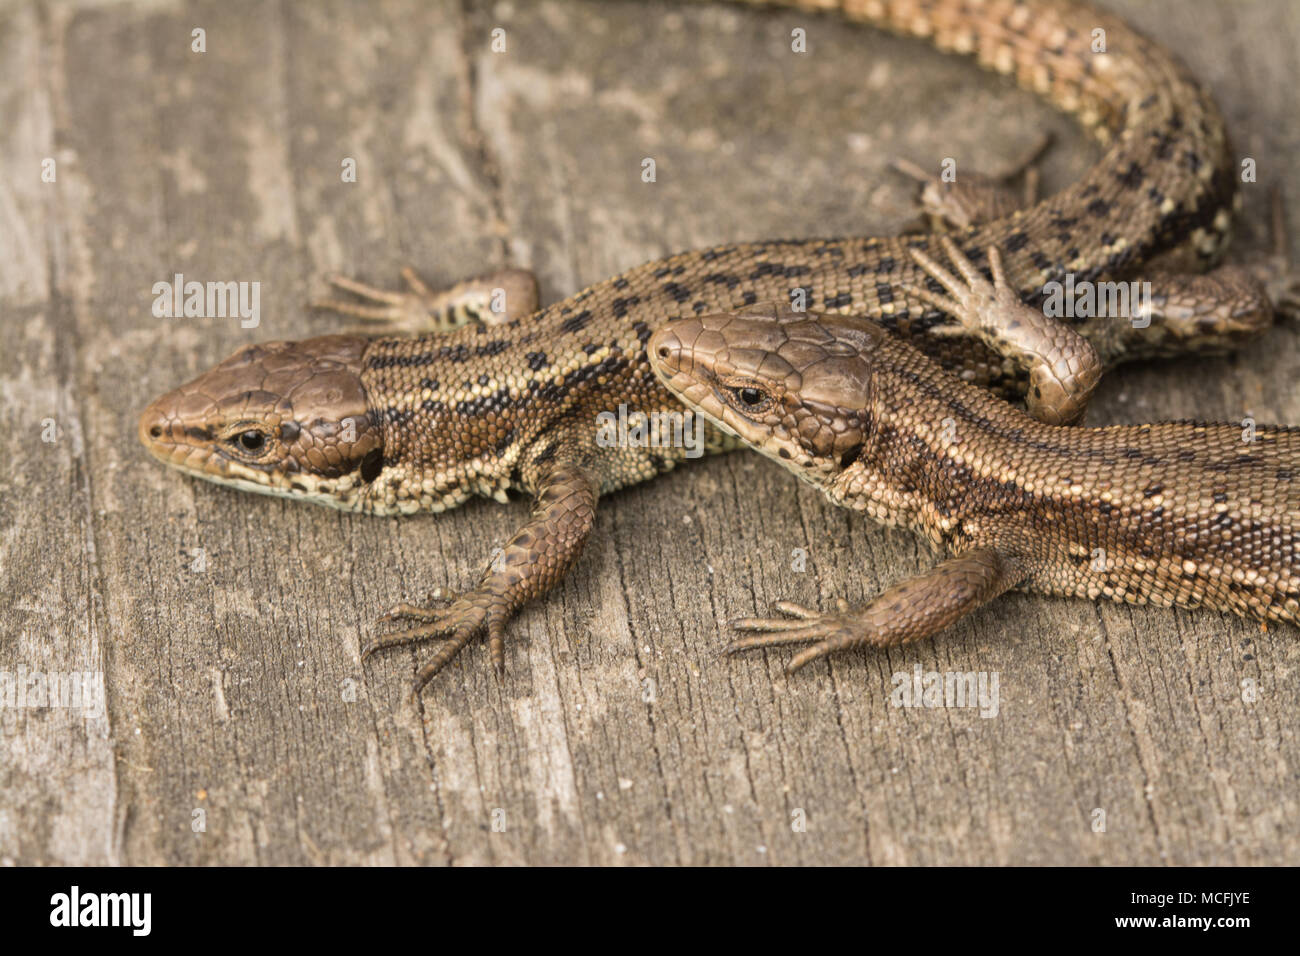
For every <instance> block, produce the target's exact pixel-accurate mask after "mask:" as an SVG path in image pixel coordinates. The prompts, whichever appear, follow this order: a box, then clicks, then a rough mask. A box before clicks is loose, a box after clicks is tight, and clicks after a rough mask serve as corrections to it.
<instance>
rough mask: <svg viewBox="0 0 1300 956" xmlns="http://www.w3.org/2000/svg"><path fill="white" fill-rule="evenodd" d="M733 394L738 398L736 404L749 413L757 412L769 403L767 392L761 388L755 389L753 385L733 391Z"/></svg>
mask: <svg viewBox="0 0 1300 956" xmlns="http://www.w3.org/2000/svg"><path fill="white" fill-rule="evenodd" d="M731 394H732V395H734V396H735V397H736V402H737V403H738V404H739V406H740V407H741V408H744V409H747V410H749V411H755V410H757V409H759V408H762V407H763V406H764V405H766V404H767V403H768V401H769V396H768V394H767V392H765V391H763V390H762V389H761V388H755V387H754V386H752V385H744V386H741V387H739V388H733V389H731Z"/></svg>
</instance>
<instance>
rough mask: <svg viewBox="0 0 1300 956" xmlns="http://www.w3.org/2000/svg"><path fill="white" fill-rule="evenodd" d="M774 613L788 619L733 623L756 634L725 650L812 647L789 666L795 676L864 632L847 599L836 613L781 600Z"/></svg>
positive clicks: (729, 652) (750, 619)
mask: <svg viewBox="0 0 1300 956" xmlns="http://www.w3.org/2000/svg"><path fill="white" fill-rule="evenodd" d="M772 610H773V611H775V612H777V613H778V614H782V615H784V617H746V618H740V619H739V620H735V621H732V622H731V626H732V628H733V629H735V630H737V631H753V632H755V633H754V634H752V635H751V636H750V637H742V638H740V639H739V640H736V641H732V642H731V643H730V644H728V645H727V646H726V648H725V649H724V650H723V653H724V654H726V655H728V656H730V655H732V654H735V653H737V652H738V651H748V650H753V649H754V648H758V647H780V646H782V645H786V644H812V645H813V646H812V647H809V648H806V649H805V650H803V651H800V652H799V653H798V654H796V655H795V656H794V657H793V658H792V659H791V661H790V663H789V664H787V665H786V667H785V672H786V673H787V674H793V673H794V672H795V671H797V670H799V669H800V668H801V667H804V666H805V665H807V664H809V663H811V662H812V661H815V660H816V659H817V658H819V657H825V656H826V655H827V654H829V653H830V652H831V651H833V650H836V649H838V648H840V647H843V646H845V644H846V643H847V642H849V641H851V640H853V637H854V635H855V634H857V633H859V632H860V631H861V629H862V624H861V622H860V621H859V620H858V619H857V617H856V616H855V615H854V614H853V613H852V612H851V611H850V610H849V604H848V602H847V601H845V600H844V599H843V598H840V599H837V600H836V602H835V613H833V614H829V613H822V612H821V611H814V610H812V609H811V608H806V607H804V606H803V605H801V604H795V603H794V602H793V601H777V602H776V603H775V604H773V605H772Z"/></svg>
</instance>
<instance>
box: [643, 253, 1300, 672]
mask: <svg viewBox="0 0 1300 956" xmlns="http://www.w3.org/2000/svg"><path fill="white" fill-rule="evenodd" d="M994 258H995V259H996V256H995V257H994ZM953 259H954V261H953V264H954V266H956V267H957V268H958V270H959V271H961V272H963V273H964V272H966V271H968V269H969V262H968V261H963V259H962V257H961V254H960V252H956V254H955V255H954V257H953ZM930 269H931V271H932V272H933V274H935V275H936V276H939V275H941V274H944V272H945V270H943V267H942V266H939V265H938V264H937V263H931V265H930ZM994 273H995V281H996V274H997V270H996V269H995V270H994ZM972 279H973V281H972V283H971V284H972V285H974V286H980V287H985V288H988V289H991V288H992V287H991V286H990V284H989V283H988V280H987V279H984V278H983V277H981V276H978V275H974V276H972ZM945 282H946V283H947V284H951V285H953V286H954V288H957V289H960V288H961V282H960V280H957V279H956V277H954V276H951V274H947V275H946V277H945ZM1002 288H1003V289H1005V286H1002ZM952 305H953V309H954V311H955V312H961V311H964V310H983V311H984V312H986V313H987V315H986V317H985V318H986V320H987V321H988V322H990V323H991V324H993V323H997V322H1008V321H1014V320H1015V318H1016V313H1017V312H1018V311H1019V310H1022V309H1023V310H1024V311H1025V312H1028V311H1030V310H1028V309H1025V308H1024V307H1023V306H1021V305H1019V304H1014V305H1010V304H1008V303H1006V302H1005V301H1001V302H999V301H998V300H997V299H996V298H995V297H994V296H992V295H984V294H982V293H981V295H979V296H977V297H974V298H973V299H971V300H970V301H969V302H967V303H964V304H963V303H961V302H958V301H955V302H953V303H952ZM650 354H651V356H652V361H653V363H654V366H655V370H656V371H657V372H658V373H659V374H660V376H661V377H662V378H663V380H664V382H665V383H666V384H667V385H668V386H669V388H670V389H671V390H672V391H673V392H674V394H676V395H677V396H678V397H679V398H680V399H682V401H683V403H684V404H685V405H687V406H688V407H689V408H691V409H693V410H695V411H696V412H699V413H700V414H703V415H704V416H706V417H707V418H708V419H709V420H710V421H712V422H714V423H715V424H717V425H719V426H720V427H722V428H724V429H725V430H726V431H728V432H730V433H732V434H735V435H737V436H738V437H739V438H741V439H742V440H743V441H744V442H745V443H746V444H747V445H750V446H752V447H753V448H756V449H758V450H759V451H761V452H763V454H765V455H767V456H769V457H771V458H773V459H775V460H776V461H779V462H780V463H781V464H782V465H783V466H785V467H786V468H788V469H789V470H790V471H792V472H794V473H795V474H796V475H798V476H799V477H800V478H802V479H804V480H805V481H807V482H809V483H811V484H813V485H815V486H816V487H818V488H819V489H821V491H822V492H823V493H824V494H825V495H826V496H827V497H828V498H829V499H830V500H831V501H833V502H835V503H836V504H838V505H842V506H844V507H848V508H852V509H854V510H856V511H861V512H864V513H866V514H867V515H868V516H870V517H871V518H873V519H875V520H876V521H878V522H880V523H881V524H885V525H891V526H892V525H897V526H902V527H906V528H909V529H911V530H913V531H916V532H917V533H919V534H921V535H923V536H924V537H925V538H926V539H927V540H928V541H929V542H930V543H931V544H932V545H934V546H935V547H936V548H941V549H943V550H945V551H947V552H948V553H949V554H950V555H951V557H949V558H948V559H947V560H946V561H944V562H943V563H941V564H939V565H937V566H936V567H935V568H933V569H931V570H930V571H928V572H926V573H925V574H922V575H918V576H917V577H914V578H911V579H909V580H906V581H903V582H901V583H899V584H895V585H894V586H892V587H891V588H889V589H888V590H886V591H885V592H884V593H883V594H881V595H880V596H879V597H877V598H876V599H875V600H874V601H872V602H871V603H870V604H868V605H867V606H866V607H863V608H860V609H858V610H852V611H851V610H849V609H848V608H847V607H846V606H845V605H844V604H843V602H840V604H839V606H838V607H837V610H836V611H835V612H834V613H827V614H820V613H818V612H816V611H812V610H809V609H807V608H803V607H800V606H798V605H795V604H791V603H789V602H779V603H778V604H777V605H776V610H777V611H778V612H780V613H782V614H784V615H785V616H784V617H774V618H758V619H747V620H744V621H740V622H737V623H736V626H737V628H738V629H740V630H744V631H756V632H758V634H757V635H756V636H753V637H749V638H746V639H743V640H740V641H737V642H736V643H734V644H732V645H731V646H730V648H729V651H733V652H734V651H737V650H743V649H748V648H755V647H770V646H774V645H779V644H793V643H800V644H811V645H812V646H811V647H809V648H807V649H806V650H804V651H803V652H801V653H800V654H798V655H797V656H796V657H795V658H794V659H793V660H792V661H791V662H790V665H789V668H788V669H789V670H791V671H794V670H797V669H799V668H800V667H802V666H804V665H806V664H807V663H809V662H810V661H813V660H816V659H818V658H820V657H822V656H824V655H826V654H829V653H831V652H832V651H835V650H840V649H842V648H847V647H854V646H858V645H870V646H874V647H884V646H888V645H891V644H899V643H904V642H908V641H914V640H918V639H920V638H923V637H928V636H930V635H932V634H934V633H936V632H937V631H939V630H941V629H942V628H944V627H946V626H947V625H949V624H951V623H952V622H953V621H955V620H956V619H957V618H959V617H961V616H962V615H964V614H966V613H968V612H969V611H971V610H973V609H975V608H976V607H979V606H980V605H981V604H983V603H985V602H986V601H989V600H992V599H993V598H995V597H997V596H998V595H999V594H1001V593H1002V592H1004V591H1006V590H1007V589H1009V588H1013V587H1019V588H1023V589H1025V590H1029V591H1037V592H1040V593H1043V594H1060V595H1072V596H1076V597H1089V598H1100V597H1105V598H1109V599H1111V600H1113V601H1126V602H1128V603H1130V604H1148V603H1149V604H1158V605H1163V606H1169V605H1174V604H1176V605H1178V606H1179V607H1188V608H1194V607H1207V608H1212V609H1214V610H1219V611H1232V612H1234V613H1236V614H1241V615H1245V616H1249V617H1255V618H1259V619H1261V620H1268V621H1287V622H1290V623H1292V624H1300V429H1296V428H1284V427H1268V426H1265V427H1260V428H1258V429H1257V430H1255V431H1254V432H1253V434H1252V433H1250V432H1243V429H1242V426H1240V425H1213V424H1205V423H1201V422H1163V423H1159V424H1154V425H1117V426H1110V427H1105V428H1082V427H1076V428H1071V427H1061V426H1058V425H1050V424H1045V423H1044V422H1041V421H1039V420H1037V419H1035V418H1033V417H1031V416H1030V415H1028V414H1026V413H1025V412H1023V411H1020V410H1019V409H1017V408H1014V407H1012V406H1011V405H1009V404H1007V403H1005V402H1002V401H999V400H998V399H996V398H994V397H992V396H991V395H989V393H988V392H986V391H984V390H982V389H979V388H975V387H973V386H970V385H967V384H965V383H964V382H962V381H960V380H959V379H958V378H956V377H955V376H953V375H951V374H949V373H947V372H945V371H943V370H942V369H941V368H939V367H938V366H937V365H935V364H934V363H933V362H932V361H930V360H929V359H928V358H926V357H925V356H924V355H922V354H921V353H920V352H918V351H917V350H916V349H914V348H912V347H911V346H909V345H907V344H906V343H905V342H902V341H901V340H899V339H898V338H896V337H894V336H891V335H889V334H888V333H887V332H886V331H884V329H882V328H881V327H880V326H878V325H876V324H874V323H872V322H869V321H867V320H865V319H859V318H856V317H852V316H832V315H821V316H816V315H809V314H807V313H795V312H792V311H790V310H789V309H788V308H779V307H776V306H771V307H767V308H755V309H753V310H748V311H742V312H734V313H724V314H718V315H708V316H703V317H699V318H695V317H691V318H682V319H675V320H673V321H671V322H668V323H666V324H665V325H663V326H662V327H661V328H660V329H659V330H658V331H656V332H655V334H654V335H653V336H651V339H650ZM1247 439H1248V440H1247Z"/></svg>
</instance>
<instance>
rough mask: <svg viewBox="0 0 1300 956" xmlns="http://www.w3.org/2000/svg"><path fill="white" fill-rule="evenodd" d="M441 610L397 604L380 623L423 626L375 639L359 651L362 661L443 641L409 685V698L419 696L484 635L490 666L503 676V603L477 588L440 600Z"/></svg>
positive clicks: (505, 616) (505, 617)
mask: <svg viewBox="0 0 1300 956" xmlns="http://www.w3.org/2000/svg"><path fill="white" fill-rule="evenodd" d="M440 600H441V601H442V606H440V607H419V606H416V605H413V604H398V605H397V606H396V607H394V608H392V609H391V610H390V611H389V612H388V613H387V614H385V615H384V616H383V617H381V618H380V620H381V621H392V620H397V619H399V618H414V619H416V620H419V621H422V622H423V623H421V624H417V625H416V626H415V627H411V628H407V629H406V630H404V631H396V632H394V633H392V634H385V635H384V636H383V637H377V638H375V639H374V640H373V641H371V642H370V643H369V644H367V645H366V646H365V647H363V648H362V649H361V659H362V660H365V659H366V658H368V657H369V656H370V655H371V654H374V653H375V652H376V651H381V650H386V649H388V648H391V647H405V646H407V645H410V644H422V643H424V642H426V641H442V642H443V643H442V646H441V647H439V648H438V650H437V651H436V652H435V653H434V655H433V658H432V659H431V660H430V661H429V662H428V663H427V664H425V665H424V666H423V667H421V668H420V670H419V672H418V673H417V674H416V675H415V680H414V681H413V682H412V684H411V696H412V697H415V696H418V695H419V693H420V691H421V690H422V689H423V688H424V686H425V685H426V684H428V683H429V681H431V680H433V678H434V677H436V676H437V675H438V672H439V671H441V670H442V669H443V668H444V667H446V666H447V664H449V663H450V662H451V660H452V658H454V657H455V656H456V655H457V654H458V653H459V652H460V650H461V648H463V647H464V646H465V645H466V644H468V643H469V642H470V641H472V640H473V639H474V638H475V637H476V636H478V635H479V634H481V633H483V631H485V630H486V631H487V634H488V652H489V655H490V656H491V658H492V665H493V667H494V668H495V670H496V672H497V676H498V677H500V676H502V675H503V674H504V673H505V624H506V621H507V620H508V619H509V616H510V613H509V608H508V607H507V604H506V602H505V601H503V600H502V599H500V598H499V597H497V596H496V595H495V594H492V593H491V592H490V591H488V590H485V589H482V588H478V589H475V590H474V591H471V592H469V593H468V594H464V595H459V596H457V595H453V594H448V595H445V596H444V597H442V598H441V599H440Z"/></svg>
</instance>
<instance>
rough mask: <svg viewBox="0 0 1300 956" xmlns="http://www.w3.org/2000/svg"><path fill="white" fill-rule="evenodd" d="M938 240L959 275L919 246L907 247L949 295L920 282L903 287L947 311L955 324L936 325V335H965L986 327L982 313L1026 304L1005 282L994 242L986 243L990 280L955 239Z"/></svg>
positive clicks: (1011, 309)
mask: <svg viewBox="0 0 1300 956" xmlns="http://www.w3.org/2000/svg"><path fill="white" fill-rule="evenodd" d="M939 243H940V245H942V246H943V251H944V252H945V253H946V254H947V256H948V261H949V262H950V263H951V264H952V266H953V268H955V269H956V270H957V271H958V272H960V273H961V278H960V279H958V278H957V277H956V276H955V275H953V274H952V273H951V272H949V271H948V270H947V269H945V268H944V267H943V266H941V265H939V263H937V262H936V261H935V260H934V259H931V258H930V257H929V256H928V255H926V254H925V253H924V252H922V251H921V250H920V249H912V250H909V251H910V252H911V254H912V258H913V259H914V260H916V264H917V265H919V266H920V267H921V268H922V269H924V270H925V271H926V272H927V273H929V274H930V276H931V277H932V278H933V279H934V281H935V282H938V283H939V285H941V286H943V287H944V288H945V289H947V290H948V292H949V294H950V296H951V298H950V297H949V296H944V295H939V294H938V293H937V292H934V291H932V290H930V289H928V288H926V287H925V286H923V285H921V284H920V283H908V284H905V285H904V290H905V291H906V292H907V294H908V295H913V296H916V297H917V298H918V299H920V300H921V301H923V302H926V303H928V304H929V305H932V306H934V307H935V308H936V309H939V310H941V311H943V312H946V313H948V315H950V316H951V317H952V318H953V319H955V320H956V324H953V325H941V326H936V327H935V328H933V329H932V330H931V332H932V333H933V334H936V335H966V334H968V333H975V334H979V333H980V332H987V331H989V323H987V322H986V320H985V316H987V315H990V314H1009V313H1014V312H1017V311H1020V310H1023V309H1028V306H1026V305H1025V304H1024V302H1022V301H1021V299H1020V294H1019V293H1018V292H1016V290H1015V289H1013V288H1011V286H1010V285H1008V284H1007V277H1006V274H1005V273H1004V272H1003V269H1002V253H1001V252H999V251H998V248H997V246H989V249H988V259H989V268H990V269H991V270H992V272H993V281H992V282H990V281H989V280H988V279H986V278H984V276H983V275H981V274H980V272H979V270H977V269H976V268H975V265H974V264H973V263H972V262H971V261H970V259H968V258H967V257H966V255H965V253H963V252H962V251H961V249H959V248H957V243H955V242H953V241H952V240H951V239H949V238H948V237H947V236H940V237H939Z"/></svg>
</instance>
